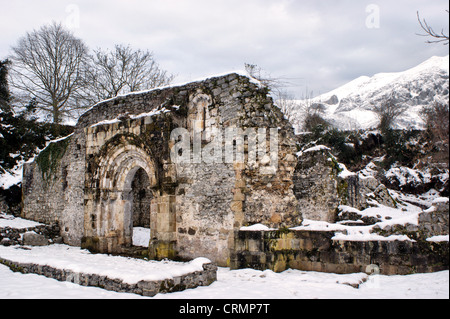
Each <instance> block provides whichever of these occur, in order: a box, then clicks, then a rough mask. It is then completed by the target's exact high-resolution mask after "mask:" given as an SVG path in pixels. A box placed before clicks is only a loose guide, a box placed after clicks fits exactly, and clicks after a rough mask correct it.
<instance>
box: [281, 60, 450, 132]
mask: <svg viewBox="0 0 450 319" xmlns="http://www.w3.org/2000/svg"><path fill="white" fill-rule="evenodd" d="M389 97H394V98H395V100H396V102H397V103H398V105H400V106H407V107H408V108H407V111H406V112H405V113H404V114H403V116H401V118H399V119H398V120H397V121H396V123H395V124H394V125H396V128H398V129H406V128H417V129H422V128H423V127H424V122H423V120H422V119H421V117H420V115H419V114H420V111H421V109H422V108H423V107H424V106H427V105H430V104H432V103H433V102H435V101H436V102H441V103H445V104H447V103H448V101H449V56H446V57H432V58H430V59H428V60H427V61H425V62H423V63H421V64H420V65H418V66H416V67H414V68H412V69H409V70H407V71H404V72H397V73H379V74H376V75H374V76H372V77H367V76H362V77H359V78H357V79H355V80H353V81H351V82H349V83H347V84H345V85H344V86H342V87H340V88H338V89H335V90H333V91H331V92H329V93H326V94H323V95H320V96H318V97H316V98H313V99H311V100H309V101H306V100H300V101H295V103H287V104H288V105H287V106H284V107H283V111H284V113H285V114H286V116H287V118H289V119H290V121H291V122H292V124H293V126H294V128H295V129H296V131H298V132H299V131H301V130H302V128H301V126H302V120H303V118H304V116H305V114H304V107H302V105H305V104H306V103H309V105H312V106H313V107H314V108H315V109H319V110H321V115H322V117H323V118H325V119H326V120H327V121H328V122H329V123H331V124H332V125H333V126H334V127H337V128H339V129H345V130H349V129H370V128H375V127H376V126H377V125H378V123H379V120H378V118H377V116H376V114H375V113H374V111H373V110H374V106H375V105H379V104H380V103H382V102H383V101H385V100H386V99H388V98H389Z"/></svg>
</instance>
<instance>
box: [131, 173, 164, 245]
mask: <svg viewBox="0 0 450 319" xmlns="http://www.w3.org/2000/svg"><path fill="white" fill-rule="evenodd" d="M123 197H124V200H125V201H126V202H125V204H124V207H125V211H124V232H125V237H128V238H131V240H130V239H128V240H126V242H128V243H129V245H131V246H138V247H148V245H149V242H150V239H151V237H150V235H151V226H150V225H151V222H150V219H151V215H153V216H156V213H157V212H153V214H152V212H151V209H152V201H153V200H154V198H155V196H154V194H153V192H152V190H151V185H150V178H149V176H148V174H147V172H146V171H145V170H144V169H143V168H142V167H136V168H134V169H132V170H131V171H130V172H129V173H128V174H127V178H126V180H125V187H124V195H123ZM153 208H154V209H155V208H156V205H153Z"/></svg>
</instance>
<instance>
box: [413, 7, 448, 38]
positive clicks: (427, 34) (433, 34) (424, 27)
mask: <svg viewBox="0 0 450 319" xmlns="http://www.w3.org/2000/svg"><path fill="white" fill-rule="evenodd" d="M445 11H446V12H447V14H448V13H449V11H448V10H445ZM417 20H418V21H419V24H420V27H421V28H422V30H423V31H425V34H418V35H420V36H424V37H432V38H434V39H436V40H429V41H427V43H444V45H448V43H449V36H448V34H445V33H444V29H442V30H441V33H438V32H436V31H434V30H433V28H432V27H431V26H430V25H429V24H428V23H427V21H426V20H425V19H421V18H420V15H419V12H417Z"/></svg>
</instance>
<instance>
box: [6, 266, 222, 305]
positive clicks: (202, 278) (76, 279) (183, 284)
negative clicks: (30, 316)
mask: <svg viewBox="0 0 450 319" xmlns="http://www.w3.org/2000/svg"><path fill="white" fill-rule="evenodd" d="M0 264H4V265H6V266H8V267H9V268H10V269H11V270H13V271H16V272H21V273H23V274H37V275H42V276H45V277H48V278H53V279H56V280H58V281H67V282H71V283H75V284H78V285H81V286H91V287H99V288H103V289H106V290H110V291H115V292H125V293H134V294H138V295H142V296H148V297H152V296H155V295H156V294H158V293H170V292H176V291H182V290H185V289H191V288H196V287H199V286H209V285H210V284H212V283H213V282H214V281H216V280H217V266H215V265H214V264H204V265H203V271H197V272H194V273H190V274H186V275H183V276H179V277H174V278H173V279H165V280H157V281H140V282H138V283H136V284H128V283H124V282H123V281H122V280H121V279H114V278H108V277H107V276H101V275H97V274H85V273H81V272H75V271H72V270H67V269H57V268H54V267H51V266H46V265H36V264H28V263H18V262H14V261H10V260H7V259H2V258H0Z"/></svg>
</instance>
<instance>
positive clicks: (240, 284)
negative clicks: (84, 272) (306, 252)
mask: <svg viewBox="0 0 450 319" xmlns="http://www.w3.org/2000/svg"><path fill="white" fill-rule="evenodd" d="M363 280H365V282H364V283H362V281H363ZM351 284H353V285H356V286H357V285H358V284H359V289H356V288H353V287H351V286H350V285H351ZM8 298H10V299H13V298H14V299H69V298H70V299H131V298H133V299H142V298H144V297H142V296H139V295H134V294H127V293H116V292H110V291H106V290H103V289H100V288H94V287H82V286H78V285H75V284H72V283H67V282H58V281H56V280H54V279H49V278H45V277H43V276H38V275H32V274H27V275H23V274H20V273H13V272H12V271H11V270H9V268H8V267H6V266H3V265H0V299H8ZM153 298H154V299H448V298H449V272H448V271H442V272H438V273H432V274H416V275H408V276H382V275H374V276H370V277H369V276H367V275H365V274H350V275H337V274H327V273H318V272H305V271H299V270H287V271H285V272H283V273H279V274H278V273H274V272H272V271H269V270H266V271H258V270H253V269H242V270H230V269H229V268H219V270H218V280H217V281H216V282H214V283H213V284H212V285H211V286H209V287H198V288H195V289H189V290H185V291H182V292H177V293H172V294H158V295H156V296H155V297H153Z"/></svg>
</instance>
